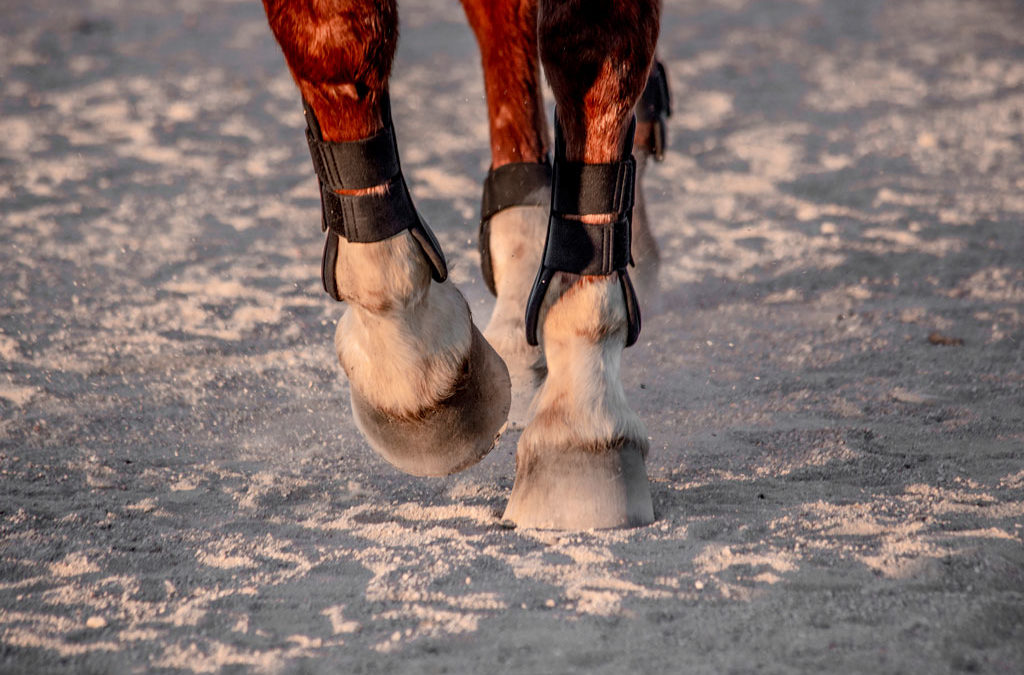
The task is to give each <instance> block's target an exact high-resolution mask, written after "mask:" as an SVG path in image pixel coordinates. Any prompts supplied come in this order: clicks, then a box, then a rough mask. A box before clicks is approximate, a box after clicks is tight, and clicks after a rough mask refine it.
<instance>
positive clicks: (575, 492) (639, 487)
mask: <svg viewBox="0 0 1024 675" xmlns="http://www.w3.org/2000/svg"><path fill="white" fill-rule="evenodd" d="M504 518H505V519H506V520H511V521H512V522H514V523H515V524H516V525H517V526H518V527H529V528H537V529H557V530H589V529H605V528H613V527H637V526H640V525H648V524H650V523H652V522H654V507H653V505H652V504H651V493H650V488H649V487H648V484H647V470H646V468H645V467H644V452H643V450H642V448H641V447H640V446H639V445H637V444H636V443H633V442H630V441H625V442H623V443H621V444H619V445H618V447H607V448H603V449H600V450H597V449H576V448H539V447H536V446H525V445H523V444H522V443H520V446H519V449H518V451H517V452H516V480H515V485H514V486H513V487H512V496H511V497H510V498H509V502H508V506H507V507H506V509H505V515H504Z"/></svg>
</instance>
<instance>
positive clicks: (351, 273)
mask: <svg viewBox="0 0 1024 675" xmlns="http://www.w3.org/2000/svg"><path fill="white" fill-rule="evenodd" d="M336 278H337V279H338V286H339V288H338V290H339V294H340V295H341V297H342V298H343V299H344V300H345V301H346V302H348V304H349V309H348V311H347V312H345V314H344V315H343V316H342V318H341V320H340V321H339V322H338V330H337V332H336V333H335V339H334V344H335V348H336V350H337V353H338V360H339V361H340V362H341V365H342V368H344V370H345V374H346V375H347V376H348V379H349V384H350V389H351V398H352V410H353V414H354V416H355V420H356V424H357V426H358V427H359V429H360V431H362V432H363V434H364V435H365V436H366V438H367V440H368V441H369V443H370V446H371V447H372V448H373V449H374V450H375V451H377V452H378V453H379V454H380V455H381V456H382V457H383V458H384V459H386V460H387V461H388V462H390V463H391V464H393V465H394V466H396V467H397V468H399V469H401V470H403V471H406V472H408V473H412V474H415V475H431V476H436V475H446V474H449V473H453V472H455V471H460V470H462V469H465V468H466V467H468V466H470V465H472V464H474V463H476V462H477V461H479V460H480V459H481V458H482V457H483V456H484V455H485V454H487V452H488V451H489V450H490V449H491V448H492V447H493V445H494V442H495V441H496V440H497V437H498V435H499V433H500V431H501V429H502V427H503V425H504V424H505V418H506V415H507V414H508V409H509V404H510V383H509V378H508V372H507V370H506V369H505V365H504V364H503V363H502V361H501V359H500V358H499V357H498V355H497V354H496V353H495V352H494V350H493V349H491V348H490V347H489V346H488V345H487V343H486V341H484V339H483V337H482V336H481V335H480V333H479V331H477V329H476V327H475V326H473V322H472V317H471V316H470V312H469V306H468V305H467V304H466V301H465V299H463V297H462V294H461V293H459V291H458V290H457V289H456V288H455V286H453V285H452V284H451V283H450V282H447V281H446V282H444V283H434V282H432V281H431V279H430V271H429V267H428V266H427V263H426V261H425V259H424V257H423V254H422V252H421V250H420V248H419V245H418V244H417V243H416V242H415V241H414V240H413V239H412V237H411V236H410V235H409V233H408V232H403V233H401V234H398V235H396V236H394V237H392V238H390V239H387V240H384V241H381V242H375V243H372V244H356V243H349V242H346V241H344V240H341V241H340V242H339V248H338V262H337V265H336Z"/></svg>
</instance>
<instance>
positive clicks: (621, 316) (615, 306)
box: [505, 0, 660, 529]
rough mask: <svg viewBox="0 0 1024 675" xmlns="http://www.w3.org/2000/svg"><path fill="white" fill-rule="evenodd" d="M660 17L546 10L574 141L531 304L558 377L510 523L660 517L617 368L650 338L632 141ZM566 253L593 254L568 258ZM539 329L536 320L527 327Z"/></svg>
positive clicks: (557, 88)
mask: <svg viewBox="0 0 1024 675" xmlns="http://www.w3.org/2000/svg"><path fill="white" fill-rule="evenodd" d="M659 9H660V8H659V4H658V2H657V0H640V1H638V2H634V3H593V2H587V1H586V0H568V1H556V0H541V4H540V11H539V14H540V17H539V41H540V53H541V60H542V62H543V64H544V69H545V72H546V73H547V76H548V81H549V82H550V84H551V88H552V91H553V92H554V96H555V103H556V106H557V108H556V125H559V126H560V127H561V132H562V134H563V138H564V143H559V141H558V140H557V138H556V148H555V149H556V153H555V169H554V175H555V183H554V185H553V188H552V190H553V192H554V198H553V201H552V214H551V220H550V222H549V228H548V243H547V249H546V250H545V253H544V268H543V269H542V274H541V275H540V276H539V277H538V280H537V284H536V285H535V291H534V293H535V295H534V296H531V303H530V304H531V308H533V306H534V303H533V301H534V299H535V298H539V299H542V300H543V302H542V304H541V305H539V312H538V314H536V315H534V316H537V317H538V318H537V319H536V331H537V333H538V334H539V339H540V341H541V343H542V344H543V347H544V354H545V357H546V359H547V367H548V377H547V378H546V379H545V381H544V384H543V385H542V387H541V389H540V391H539V392H538V393H537V397H536V400H535V401H534V404H533V405H534V417H533V418H532V419H531V420H530V422H529V424H528V425H527V427H526V429H525V430H524V431H523V434H522V436H521V438H520V441H519V447H518V449H517V452H516V481H515V485H514V487H513V490H512V495H511V498H510V500H509V504H508V507H507V509H506V511H505V516H506V517H507V518H509V519H510V520H512V521H514V522H516V523H517V524H518V525H520V526H526V527H544V528H572V529H577V528H598V527H619V526H626V525H639V524H644V523H649V522H651V521H652V520H653V519H654V513H653V508H652V504H651V497H650V490H649V487H648V484H647V474H646V469H645V467H644V459H645V457H646V455H647V450H648V442H647V433H646V430H645V429H644V426H643V424H642V423H641V421H640V419H639V418H638V417H637V416H636V414H635V413H634V412H633V411H632V410H631V409H630V408H629V405H628V403H627V401H626V396H625V393H624V391H623V388H622V384H621V382H620V380H619V364H620V360H621V354H622V349H623V347H625V346H626V345H627V343H628V342H629V341H630V340H631V339H635V336H636V330H638V328H639V321H638V316H637V314H636V312H635V311H633V310H635V304H634V303H633V302H631V300H635V297H633V296H632V292H631V286H630V285H629V282H628V277H626V276H625V265H626V261H628V259H629V248H628V242H629V236H628V235H629V225H628V218H629V215H630V212H631V210H632V199H631V198H630V197H631V195H632V189H633V181H634V175H635V174H634V171H633V165H632V160H631V159H629V157H630V153H631V150H632V143H633V139H632V138H631V136H630V133H631V131H632V128H633V109H634V105H635V104H636V102H637V99H638V98H639V96H640V94H641V91H642V90H643V89H644V86H645V84H646V82H647V76H648V72H649V69H650V66H651V60H652V58H653V55H654V46H655V42H656V40H657V35H658V22H659ZM557 134H558V130H557V129H556V135H557ZM595 165H596V166H595ZM602 165H603V166H602ZM609 181H610V182H609ZM592 235H593V236H592ZM594 237H596V238H594ZM566 241H576V242H582V244H581V245H580V246H577V247H576V250H566V249H567V247H566V245H565V243H566ZM623 241H625V242H626V243H625V244H622V242H623ZM602 242H603V243H602ZM609 242H617V243H614V244H612V243H609ZM601 246H604V247H606V248H603V249H598V247H601ZM593 250H601V251H602V253H601V254H600V255H596V256H594V255H592V253H591V252H592V251H593ZM566 268H575V269H580V270H582V271H581V273H579V274H575V273H568V272H566V271H564V270H565V269H566ZM595 268H597V269H600V270H602V271H601V273H593V270H594V269H595ZM634 319H635V320H634ZM530 322H531V319H530V316H529V315H528V318H527V326H528V328H529V327H530V325H531V324H530Z"/></svg>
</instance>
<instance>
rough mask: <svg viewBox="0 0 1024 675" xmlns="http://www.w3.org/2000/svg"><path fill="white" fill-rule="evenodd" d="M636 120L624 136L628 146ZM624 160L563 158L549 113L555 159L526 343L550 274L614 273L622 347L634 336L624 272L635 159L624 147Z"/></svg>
mask: <svg viewBox="0 0 1024 675" xmlns="http://www.w3.org/2000/svg"><path fill="white" fill-rule="evenodd" d="M635 132H636V119H635V118H634V119H633V122H632V124H631V125H630V128H629V132H628V134H627V138H626V140H627V145H626V147H627V148H632V147H633V136H634V134H635ZM625 154H626V155H627V156H626V158H625V159H623V160H620V161H618V162H612V163H610V164H584V163H582V162H569V161H567V160H566V159H565V142H564V139H563V138H562V129H561V125H560V124H559V121H558V118H557V116H556V117H555V163H554V174H553V178H552V183H551V214H550V216H549V218H548V234H547V241H546V242H545V244H544V257H543V261H542V263H541V268H540V271H539V272H538V274H537V279H536V281H534V284H533V289H532V290H531V291H530V299H529V301H528V302H527V305H526V341H527V342H528V343H529V344H531V345H536V344H538V339H537V328H538V324H539V318H540V309H541V305H542V304H543V302H544V296H545V294H546V293H547V289H548V287H549V285H550V283H551V280H552V279H553V278H554V276H555V273H556V272H568V273H571V274H580V275H597V276H607V275H609V274H617V275H618V277H619V282H620V284H621V286H622V292H623V296H624V299H625V302H626V315H627V323H628V329H627V334H626V346H627V347H629V346H630V345H632V344H633V343H635V342H636V340H637V337H638V336H639V335H640V308H639V305H638V303H637V299H636V292H635V291H634V290H633V284H632V282H631V281H630V279H629V274H628V273H627V271H626V268H627V266H628V265H630V264H631V263H632V256H631V254H630V243H631V239H632V231H631V225H632V218H633V195H634V188H635V185H636V161H635V160H634V159H633V156H632V155H631V154H629V151H628V150H627V151H626V153H625ZM609 213H610V214H614V218H613V219H612V221H611V222H609V223H602V224H596V225H592V224H589V223H584V222H582V221H580V220H578V219H577V218H567V217H566V216H584V215H599V214H609Z"/></svg>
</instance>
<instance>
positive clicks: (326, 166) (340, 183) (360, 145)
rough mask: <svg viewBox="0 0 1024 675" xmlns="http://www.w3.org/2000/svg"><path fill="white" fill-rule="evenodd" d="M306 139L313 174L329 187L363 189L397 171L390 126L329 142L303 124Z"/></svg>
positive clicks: (393, 140)
mask: <svg viewBox="0 0 1024 675" xmlns="http://www.w3.org/2000/svg"><path fill="white" fill-rule="evenodd" d="M306 141H307V142H308V143H309V154H310V156H311V157H312V158H313V169H314V170H315V171H316V176H317V178H319V179H320V182H321V183H322V184H323V185H324V186H325V187H329V188H330V189H331V190H365V189H366V188H371V187H374V186H375V185H380V184H381V183H386V182H387V181H389V180H390V179H391V178H392V177H393V176H394V175H395V174H397V173H398V171H399V165H398V153H397V152H395V139H394V135H393V134H392V133H391V129H390V128H387V129H384V130H382V131H380V132H379V133H377V134H374V135H373V136H370V137H369V138H364V139H361V140H358V141H346V142H344V143H332V142H331V141H321V140H317V139H316V137H315V136H314V134H313V131H312V129H310V128H308V127H307V128H306Z"/></svg>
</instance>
